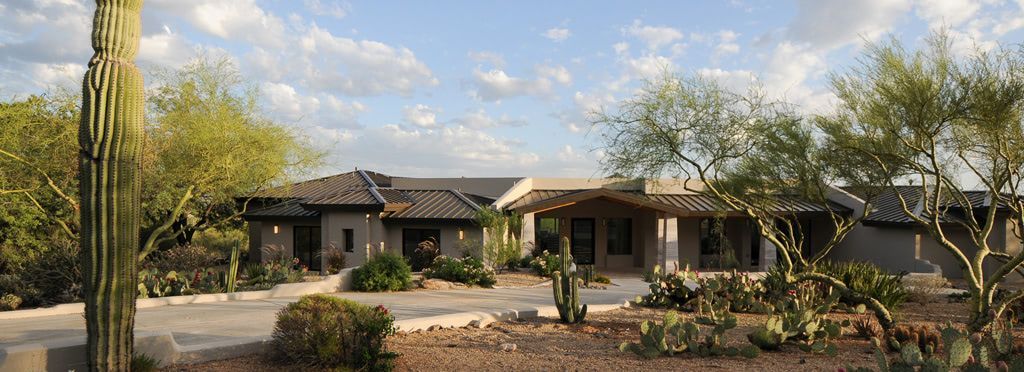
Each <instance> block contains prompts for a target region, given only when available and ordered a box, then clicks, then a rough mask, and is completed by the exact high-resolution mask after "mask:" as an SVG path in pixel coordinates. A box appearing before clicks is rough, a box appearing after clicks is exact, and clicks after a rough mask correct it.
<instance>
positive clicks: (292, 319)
mask: <svg viewBox="0 0 1024 372" xmlns="http://www.w3.org/2000/svg"><path fill="white" fill-rule="evenodd" d="M394 320H395V319H394V316H392V315H391V314H390V312H389V311H388V309H387V308H385V307H383V306H377V307H371V306H367V305H363V304H359V303H356V302H354V301H350V300H346V299H341V298H337V297H332V296H327V295H307V296H303V297H302V298H300V299H299V301H298V302H294V303H291V304H288V306H286V307H285V308H284V309H281V311H280V312H278V314H277V322H276V323H275V324H274V332H273V336H272V341H271V343H272V345H273V349H274V351H275V353H276V355H277V357H278V358H280V359H282V360H284V361H286V362H290V363H296V364H301V365H306V366H315V367H322V368H329V369H336V368H347V369H352V370H366V371H390V370H391V369H392V368H393V363H394V359H395V357H396V356H397V354H395V353H393V352H390V351H388V349H387V344H386V339H387V338H388V337H389V336H391V335H393V334H394V333H395V327H394Z"/></svg>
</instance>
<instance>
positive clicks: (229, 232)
mask: <svg viewBox="0 0 1024 372" xmlns="http://www.w3.org/2000/svg"><path fill="white" fill-rule="evenodd" d="M192 244H193V245H198V246H201V247H206V249H207V250H209V251H210V252H212V253H213V254H216V255H217V256H218V257H228V256H230V255H231V251H232V250H233V249H235V247H236V246H240V247H242V252H246V251H247V250H248V249H249V234H248V233H247V232H246V230H245V229H244V228H230V227H222V228H216V229H206V230H202V231H198V232H196V233H195V235H193V236H192Z"/></svg>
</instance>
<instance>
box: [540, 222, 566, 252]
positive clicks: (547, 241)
mask: <svg viewBox="0 0 1024 372" xmlns="http://www.w3.org/2000/svg"><path fill="white" fill-rule="evenodd" d="M534 227H535V230H534V231H535V233H534V242H535V244H536V251H538V252H540V251H548V253H552V254H558V241H559V239H560V235H559V233H558V218H552V217H543V218H542V217H537V218H536V219H535V220H534Z"/></svg>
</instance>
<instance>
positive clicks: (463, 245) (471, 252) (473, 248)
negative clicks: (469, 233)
mask: <svg viewBox="0 0 1024 372" xmlns="http://www.w3.org/2000/svg"><path fill="white" fill-rule="evenodd" d="M454 248H455V251H456V252H459V255H460V256H461V257H476V258H480V259H483V255H484V248H483V243H480V241H479V240H476V239H463V240H459V241H456V242H455V244H454Z"/></svg>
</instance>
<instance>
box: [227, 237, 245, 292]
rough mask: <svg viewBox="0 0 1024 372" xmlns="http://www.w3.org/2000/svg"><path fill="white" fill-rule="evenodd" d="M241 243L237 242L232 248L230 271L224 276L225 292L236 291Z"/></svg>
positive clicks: (229, 263)
mask: <svg viewBox="0 0 1024 372" xmlns="http://www.w3.org/2000/svg"><path fill="white" fill-rule="evenodd" d="M241 244H242V243H239V242H235V246H234V247H232V248H231V260H230V261H228V272H227V273H225V276H224V292H227V293H231V292H234V291H235V286H236V284H237V283H238V256H239V250H240V249H241V247H240V246H241Z"/></svg>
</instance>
